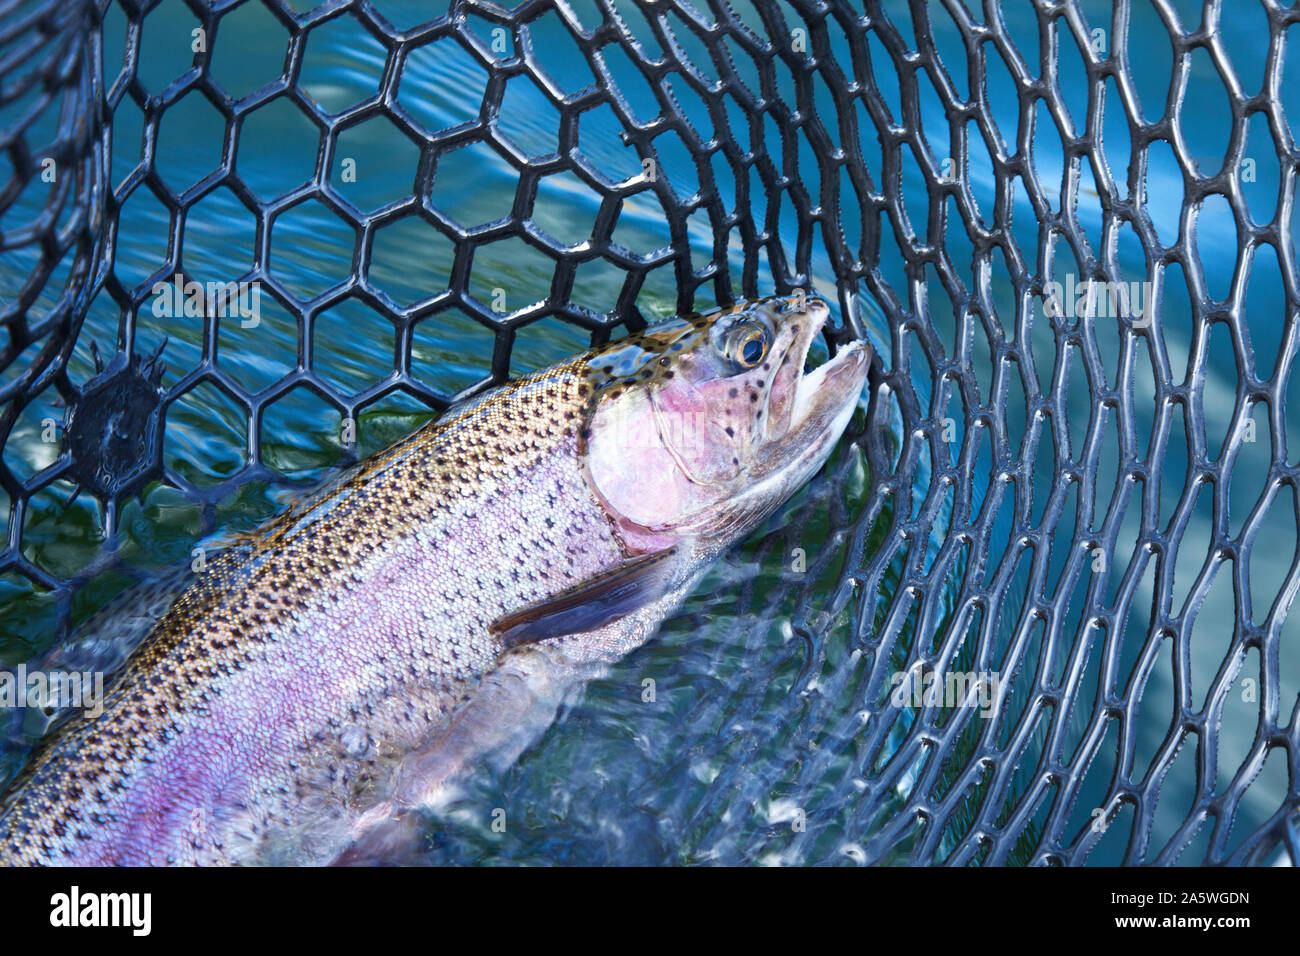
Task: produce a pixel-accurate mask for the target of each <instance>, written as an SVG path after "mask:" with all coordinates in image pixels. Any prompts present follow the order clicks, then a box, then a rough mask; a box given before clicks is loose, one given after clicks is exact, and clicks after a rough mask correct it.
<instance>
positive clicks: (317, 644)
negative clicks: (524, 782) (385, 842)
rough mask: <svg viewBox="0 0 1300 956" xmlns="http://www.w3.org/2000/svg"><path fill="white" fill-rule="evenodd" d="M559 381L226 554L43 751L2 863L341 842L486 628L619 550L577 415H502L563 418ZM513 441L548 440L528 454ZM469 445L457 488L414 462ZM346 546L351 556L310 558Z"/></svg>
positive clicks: (14, 817)
mask: <svg viewBox="0 0 1300 956" xmlns="http://www.w3.org/2000/svg"><path fill="white" fill-rule="evenodd" d="M558 377H561V378H563V376H558ZM570 377H571V376H570ZM560 394H565V395H570V396H572V398H573V399H575V400H577V398H578V395H577V390H576V385H575V384H574V383H573V382H572V381H570V382H569V384H568V385H567V386H565V387H564V388H563V389H561V388H558V387H557V386H556V384H555V382H553V381H550V380H544V381H540V382H536V383H533V384H531V385H530V384H524V385H520V386H517V387H515V388H513V389H512V390H511V391H510V392H508V393H504V394H501V395H497V396H494V397H493V398H492V399H490V400H489V401H488V402H486V403H484V404H482V405H480V406H478V407H477V408H476V409H475V410H474V414H473V416H472V417H469V418H464V417H462V419H461V420H459V421H458V420H456V415H455V414H453V415H452V416H451V419H452V420H451V421H450V422H449V423H448V424H446V425H437V426H434V427H433V428H432V429H431V430H429V429H426V432H427V433H428V436H431V437H426V436H423V435H417V436H414V437H413V438H412V439H409V440H407V441H406V442H404V443H402V445H401V446H399V448H398V449H396V450H395V451H392V452H390V453H388V454H387V455H386V456H384V457H383V460H382V462H381V464H380V465H378V466H377V467H374V468H370V469H367V471H366V473H365V474H364V475H363V476H361V478H360V479H350V480H348V481H345V482H342V483H341V487H342V488H344V489H347V492H348V493H347V496H346V497H342V498H341V500H342V502H343V504H342V505H341V506H339V505H336V506H335V507H333V508H330V507H328V504H329V503H330V502H332V501H334V499H335V497H336V494H337V488H338V487H340V486H336V488H335V489H331V490H327V492H326V493H325V494H324V495H323V496H322V498H323V501H324V502H325V503H324V504H322V503H321V498H318V499H317V500H316V501H313V502H309V503H308V504H307V505H306V506H304V507H303V508H301V509H299V510H298V511H293V512H290V513H288V514H287V515H286V516H284V517H283V518H282V519H280V520H279V521H278V522H277V523H276V525H275V526H273V527H280V528H283V529H286V530H285V531H284V532H283V533H277V532H272V533H271V534H270V538H271V540H272V542H273V543H271V544H267V545H259V547H258V550H257V551H256V552H254V554H253V556H252V557H249V556H248V553H247V549H246V548H242V547H237V548H235V549H234V550H233V552H232V553H233V554H234V561H233V564H234V567H233V568H227V567H225V565H224V564H223V561H222V559H221V558H220V557H218V558H215V559H214V560H213V562H212V570H211V571H209V572H207V573H210V574H214V575H216V576H218V578H219V580H220V584H219V585H218V588H219V590H218V591H217V593H218V594H219V596H220V600H216V601H211V602H199V603H198V604H197V608H195V607H188V608H187V607H186V605H185V600H186V598H185V597H183V598H182V600H181V602H180V603H179V604H178V605H177V608H179V611H178V610H177V609H176V608H174V609H173V616H172V617H168V618H164V620H163V622H162V623H161V624H160V625H159V631H160V633H161V635H162V637H163V638H166V637H167V635H169V634H171V633H176V634H177V638H178V639H177V640H176V642H175V643H174V644H173V646H171V647H170V649H169V650H167V651H165V652H163V651H157V652H155V651H152V650H151V648H152V646H153V645H146V646H145V647H144V648H142V651H147V652H148V653H147V654H146V655H145V656H144V657H143V660H142V659H141V658H140V657H137V659H135V660H133V662H131V663H129V664H128V669H127V674H126V677H125V678H124V686H122V687H120V688H119V689H117V690H116V691H114V692H113V693H112V694H111V695H110V697H109V701H108V704H107V708H106V710H107V712H106V713H105V715H104V716H103V717H101V718H98V719H96V720H90V719H87V718H79V721H80V722H79V723H78V722H76V721H74V722H73V723H72V724H71V725H69V726H68V727H67V728H66V730H65V731H61V732H60V734H61V735H56V738H55V740H56V742H55V743H54V744H53V745H52V746H51V747H49V748H47V749H46V750H45V751H43V752H41V753H40V754H39V755H38V757H37V758H36V765H35V769H34V772H33V773H32V775H31V777H30V779H28V780H26V781H25V783H24V786H23V788H22V789H21V790H20V791H19V792H18V793H17V795H16V797H15V798H14V800H13V801H12V803H13V805H12V807H11V808H10V812H9V813H8V814H7V815H6V816H4V817H3V819H0V835H3V840H0V847H3V848H4V849H3V851H0V860H9V861H17V860H41V861H43V862H59V861H62V860H77V861H80V862H85V863H91V864H104V863H153V864H157V863H170V862H238V861H245V860H251V859H255V858H259V857H261V858H265V854H267V853H271V854H286V853H289V851H287V850H286V849H285V847H284V846H279V845H275V844H276V843H277V841H280V842H283V834H284V833H285V832H286V831H297V832H299V833H300V835H302V836H303V839H310V841H311V843H312V846H311V848H310V849H308V848H307V847H306V846H305V845H303V846H297V847H296V848H295V849H294V850H293V851H292V852H293V853H298V854H301V853H308V852H309V853H311V854H326V855H328V854H329V853H330V852H337V851H338V849H339V848H340V844H341V842H342V841H343V840H344V839H345V836H346V825H347V823H348V822H349V820H350V819H351V817H352V816H355V814H356V813H359V812H361V811H363V810H365V809H367V808H368V807H369V806H371V805H373V803H374V802H375V801H376V800H377V799H380V798H381V797H383V796H384V795H385V793H386V787H387V786H388V784H389V778H390V776H391V772H392V771H393V769H394V766H395V764H396V763H397V762H398V761H399V760H400V758H401V757H402V756H404V755H405V754H407V753H408V752H410V751H412V750H415V749H417V748H418V747H419V746H420V745H421V744H422V743H427V742H428V741H429V740H430V738H431V736H432V735H433V734H434V732H435V731H436V730H437V729H438V728H439V727H441V726H442V725H443V724H445V722H446V718H447V716H448V714H449V713H450V712H451V711H452V709H453V708H454V707H455V706H456V705H457V703H459V702H460V701H462V700H463V699H464V698H465V697H466V696H467V695H468V694H469V693H470V692H471V691H472V690H473V688H474V685H475V684H476V682H477V681H478V680H479V678H480V677H481V676H482V675H483V673H484V672H486V671H487V670H488V669H489V668H490V667H492V666H493V665H494V664H495V663H496V662H497V660H498V658H499V657H500V656H501V654H502V652H503V651H504V650H505V648H504V646H503V644H502V642H501V640H500V639H499V638H498V637H496V636H494V635H492V634H490V633H489V630H488V627H489V625H490V624H491V623H492V622H493V621H494V620H496V619H497V618H499V617H501V616H502V615H503V614H505V613H506V612H507V611H511V610H517V609H518V608H520V607H522V606H525V605H528V604H531V603H533V602H535V601H538V600H540V599H541V598H543V597H546V596H548V595H552V594H555V593H556V592H558V591H561V590H563V589H565V588H567V587H569V586H571V585H573V584H575V583H577V582H579V581H582V580H584V579H588V578H591V577H594V576H596V575H597V574H598V573H599V572H601V571H602V570H605V569H607V568H609V567H611V566H612V565H614V564H616V563H617V562H618V561H619V560H621V559H622V557H623V556H624V551H623V548H622V546H621V544H620V543H619V542H618V541H617V540H616V538H615V536H614V533H613V531H612V529H611V525H610V523H609V519H608V518H607V516H606V514H605V512H604V510H603V509H602V507H601V506H600V505H599V504H598V503H597V501H596V500H595V498H594V497H593V496H592V494H591V492H590V490H589V488H588V486H587V483H586V480H585V479H584V477H583V476H582V474H581V471H580V458H579V455H578V450H577V435H576V430H575V429H573V428H572V427H570V428H568V429H565V430H561V428H558V427H555V428H551V427H549V426H544V427H543V428H542V429H540V430H539V429H538V428H537V427H536V425H537V422H538V421H539V420H540V419H538V418H531V419H527V420H526V421H527V427H526V428H524V427H519V428H511V427H510V426H509V425H507V424H503V423H506V422H509V421H515V422H520V421H525V420H524V419H520V418H519V417H517V415H516V414H514V413H512V412H511V411H510V407H511V406H520V405H524V404H527V405H530V406H531V405H532V404H533V403H534V402H535V401H536V400H538V399H539V398H540V397H546V396H550V398H549V399H548V400H549V401H550V402H551V403H552V404H551V405H550V406H548V407H552V408H553V409H554V411H555V418H556V419H557V420H558V419H561V418H562V417H563V415H564V411H563V410H562V406H561V404H560V401H559V399H558V398H557V397H556V396H558V395H560ZM501 406H506V410H505V411H501V410H499V409H500V407H501ZM576 407H579V406H578V405H576V404H573V405H567V406H563V408H576ZM525 433H526V434H529V435H532V436H533V438H534V439H536V440H535V441H532V442H531V443H530V442H529V441H526V440H524V439H523V438H522V437H521V436H522V435H523V434H525ZM505 445H512V446H513V447H515V448H519V449H522V448H525V447H532V448H534V449H535V450H534V451H533V452H532V453H531V454H529V455H528V456H527V457H526V458H524V459H523V460H522V462H520V461H516V460H514V459H512V457H511V455H510V454H509V453H507V452H505V451H504V450H502V449H503V447H504V446H505ZM469 448H473V449H479V450H480V451H479V454H481V456H482V457H481V458H480V461H483V462H490V463H491V464H490V467H486V468H480V469H479V470H477V471H475V470H472V469H466V470H464V471H463V473H462V474H461V476H460V477H459V478H458V479H457V481H456V482H454V483H453V484H452V485H451V486H450V487H448V486H445V485H439V484H435V483H430V482H427V480H424V479H422V477H421V476H422V468H423V467H424V466H425V465H426V464H427V463H428V461H429V460H430V459H431V457H432V458H434V459H435V460H436V459H437V457H438V456H455V455H460V454H471V452H469V451H467V449H469ZM412 466H414V467H412ZM505 477H508V478H509V479H510V480H502V479H503V478H505ZM421 481H424V487H425V489H426V490H425V492H424V493H423V498H422V501H424V502H425V503H426V505H427V507H426V508H425V509H424V510H423V511H422V518H421V520H419V521H415V522H411V523H409V524H407V523H397V524H388V523H385V524H384V527H383V529H382V530H381V531H379V532H377V533H376V532H375V530H374V529H375V525H376V524H378V523H379V522H380V521H381V520H382V519H383V518H384V516H385V512H384V511H383V510H382V507H381V506H380V505H379V504H378V503H379V502H389V501H391V500H392V499H393V497H394V496H395V495H400V494H401V492H402V489H403V488H407V487H410V486H411V484H412V483H420V482H421ZM465 485H472V487H465ZM429 502H432V504H428V503H429ZM358 533H364V534H366V535H368V537H367V538H366V540H365V541H364V543H363V544H364V546H358V544H357V543H356V542H355V541H354V540H353V539H354V537H355V536H356V535H357V534H358ZM340 541H342V542H349V541H351V542H352V543H350V544H345V545H344V547H345V548H346V549H347V553H349V554H352V555H354V556H356V562H355V563H351V564H348V563H343V562H335V563H332V562H331V560H330V559H329V558H328V557H324V556H320V557H315V558H314V559H313V560H311V561H306V562H303V561H299V560H297V559H301V558H302V557H303V556H304V555H306V554H311V555H325V553H326V547H327V545H337V543H338V542H340ZM484 567H491V568H493V569H495V570H494V571H492V572H490V573H489V572H485V571H483V570H482V569H483V568H484ZM331 568H333V572H332V573H331V571H330V569H331ZM305 575H317V576H318V577H317V578H316V579H315V580H312V581H311V588H310V591H309V592H307V593H309V599H308V600H305V601H301V602H298V603H295V604H290V603H288V602H287V601H286V599H285V598H286V595H292V594H296V593H297V590H298V589H299V588H300V587H301V586H302V583H303V577H304V576H305ZM202 583H203V582H202V580H200V582H199V584H200V585H202ZM191 593H193V592H192V591H191V592H187V595H188V594H191ZM191 603H192V604H193V603H194V602H191ZM277 609H278V610H277ZM626 627H627V628H631V629H635V630H636V631H637V632H638V633H644V632H645V631H646V630H647V628H646V627H645V626H644V622H637V623H636V624H635V625H633V624H629V625H627V626H626ZM182 632H183V633H182ZM608 639H609V635H608V634H601V635H597V636H596V638H595V640H596V643H597V644H600V643H601V642H604V641H607V640H608ZM152 640H153V641H154V643H157V642H158V640H159V639H158V638H153V639H152ZM595 657H602V653H601V649H600V648H599V647H597V648H596V652H595ZM177 675H180V676H181V678H182V679H180V680H178V679H177ZM507 729H508V728H507ZM522 729H524V730H526V729H527V728H522ZM500 742H501V741H499V740H494V739H485V740H483V741H473V742H466V746H468V745H469V744H470V743H473V744H474V745H475V746H483V745H492V744H495V743H500ZM322 744H324V745H325V746H323V747H322ZM78 779H81V780H87V781H92V780H98V779H103V780H106V781H107V782H108V785H107V786H95V785H93V784H91V785H87V786H85V787H81V786H78V785H77V784H76V783H70V781H76V780H78ZM286 780H288V781H290V782H289V784H288V785H287V786H286V783H285V781H286ZM349 814H351V816H349ZM327 818H328V819H333V820H335V821H336V824H337V825H336V826H333V827H329V826H325V825H324V824H323V821H324V820H325V819H327ZM92 819H93V820H95V821H97V822H96V825H94V826H85V827H83V826H80V825H78V823H77V821H88V820H92ZM308 824H310V826H309V827H308V826H307V825H308ZM304 829H306V830H309V831H310V832H309V833H304V832H303V831H304ZM164 835H169V836H164ZM331 840H334V841H336V842H334V843H331ZM268 841H269V842H270V843H271V844H272V846H271V847H270V849H267V847H266V846H264V844H266V843H268ZM290 855H292V854H291V853H290ZM272 858H274V857H272ZM308 861H309V862H310V861H315V862H323V860H322V859H320V858H318V857H315V856H312V857H309V858H308Z"/></svg>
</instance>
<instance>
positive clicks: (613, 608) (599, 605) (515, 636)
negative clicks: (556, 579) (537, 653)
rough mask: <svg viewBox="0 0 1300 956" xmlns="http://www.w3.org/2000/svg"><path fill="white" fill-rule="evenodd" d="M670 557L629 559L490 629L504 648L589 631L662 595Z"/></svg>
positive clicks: (665, 554)
mask: <svg viewBox="0 0 1300 956" xmlns="http://www.w3.org/2000/svg"><path fill="white" fill-rule="evenodd" d="M674 554H676V551H674V550H672V549H669V550H667V551H658V552H656V553H654V554H645V555H640V556H638V557H635V558H629V559H628V560H626V561H623V562H622V563H620V564H618V565H616V566H615V567H613V568H611V569H610V570H608V571H606V572H604V573H603V574H598V575H596V576H595V577H593V578H588V579H587V580H585V581H583V582H581V583H580V584H575V585H574V586H573V587H570V588H567V589H565V590H563V591H561V592H560V593H559V594H556V595H553V596H552V597H550V598H547V599H546V600H545V601H539V602H537V603H536V604H529V605H526V606H524V607H522V608H520V609H519V610H517V611H511V612H510V613H509V614H505V615H502V616H501V617H499V618H497V619H496V620H495V621H493V622H492V626H491V628H490V630H491V631H492V632H493V633H495V634H500V635H501V637H502V639H503V640H504V641H505V642H506V646H507V647H517V646H518V645H520V644H532V643H534V642H536V641H544V640H546V639H547V638H551V637H564V636H565V635H568V634H581V633H583V632H585V631H594V630H596V628H598V627H603V626H604V625H606V624H608V623H610V622H611V621H616V620H618V619H619V618H621V617H625V616H626V615H628V614H630V613H632V612H633V611H635V610H637V609H638V608H642V607H645V606H646V605H647V604H650V603H651V602H653V601H656V600H658V599H659V598H660V597H662V596H663V595H664V593H665V592H666V591H667V585H668V572H669V571H670V569H671V568H672V562H671V561H670V560H669V559H670V558H671V557H672V556H673V555H674Z"/></svg>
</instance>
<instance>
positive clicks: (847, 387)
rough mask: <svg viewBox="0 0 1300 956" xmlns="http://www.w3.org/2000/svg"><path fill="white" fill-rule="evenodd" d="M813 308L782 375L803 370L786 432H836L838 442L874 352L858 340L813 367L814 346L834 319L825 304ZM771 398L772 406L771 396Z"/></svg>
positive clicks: (792, 345)
mask: <svg viewBox="0 0 1300 956" xmlns="http://www.w3.org/2000/svg"><path fill="white" fill-rule="evenodd" d="M813 306H814V307H813V308H810V309H809V310H808V312H807V313H806V315H807V318H808V320H809V322H808V325H807V326H806V327H805V328H801V329H800V330H799V333H798V334H797V335H796V336H795V338H794V340H793V341H792V342H791V343H790V347H789V348H788V349H787V350H786V354H785V357H784V359H783V360H782V363H781V364H782V367H781V369H780V371H779V372H778V376H780V375H781V374H789V373H790V372H791V371H792V370H794V369H798V370H799V371H798V374H797V377H795V378H794V393H793V398H792V400H791V402H790V407H789V417H788V419H786V422H785V423H784V424H785V428H784V429H782V431H783V432H784V433H785V434H787V435H790V434H793V433H795V432H805V431H807V430H808V429H809V428H810V427H811V428H818V427H820V428H825V429H826V430H828V431H831V432H833V433H834V435H835V437H836V438H838V437H839V433H840V431H842V430H843V428H844V426H845V425H846V424H847V422H848V417H849V416H850V415H851V414H852V412H853V409H854V408H855V407H856V406H857V399H858V396H859V395H860V394H861V391H862V386H863V383H864V382H865V381H866V377H867V371H868V369H869V368H870V366H871V359H872V356H873V352H872V349H871V346H869V345H867V344H866V343H865V342H863V341H861V340H857V339H855V340H854V341H852V342H850V343H849V344H847V345H843V346H841V347H840V348H839V349H838V350H837V351H836V353H835V355H834V356H832V357H831V358H829V359H827V360H826V361H825V362H822V363H821V364H820V365H815V366H811V367H810V363H809V353H810V352H811V350H812V345H813V342H814V341H816V339H817V336H818V335H819V334H820V333H821V331H822V329H823V328H824V327H825V325H826V321H827V319H828V318H829V317H830V309H829V308H828V307H827V306H826V304H825V303H823V302H821V301H820V300H815V301H814V302H813ZM768 398H769V403H770V401H771V393H770V392H769V396H768ZM841 419H842V420H841ZM774 424H775V419H774V418H773V416H771V415H770V414H769V416H768V427H769V428H771V427H772V426H773V425H774ZM778 427H779V426H778ZM769 437H777V436H771V435H770V436H769Z"/></svg>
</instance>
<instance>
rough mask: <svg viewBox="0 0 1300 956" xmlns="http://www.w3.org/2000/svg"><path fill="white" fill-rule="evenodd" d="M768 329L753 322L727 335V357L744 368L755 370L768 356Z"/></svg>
mask: <svg viewBox="0 0 1300 956" xmlns="http://www.w3.org/2000/svg"><path fill="white" fill-rule="evenodd" d="M767 347H768V334H767V329H765V328H763V326H761V325H758V324H756V323H753V322H746V323H744V324H742V325H738V326H736V327H735V328H734V329H732V330H731V332H730V333H728V335H727V348H726V352H727V356H728V357H729V358H730V359H731V360H732V361H733V362H735V363H736V364H737V365H739V366H741V367H742V368H753V367H754V366H756V365H757V364H758V363H759V362H761V361H763V359H764V358H765V357H766V356H767Z"/></svg>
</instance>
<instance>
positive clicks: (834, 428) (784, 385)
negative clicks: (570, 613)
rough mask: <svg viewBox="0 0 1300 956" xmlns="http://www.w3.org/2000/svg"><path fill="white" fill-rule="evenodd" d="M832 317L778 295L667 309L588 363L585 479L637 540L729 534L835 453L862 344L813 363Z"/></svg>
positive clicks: (654, 544)
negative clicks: (692, 310)
mask: <svg viewBox="0 0 1300 956" xmlns="http://www.w3.org/2000/svg"><path fill="white" fill-rule="evenodd" d="M829 314H830V310H829V307H828V306H827V304H826V303H825V302H823V301H822V300H821V299H818V298H815V297H805V296H803V295H797V296H788V297H785V296H782V297H774V298H769V299H764V300H761V301H757V302H751V303H745V304H741V305H738V306H732V307H730V308H724V309H719V310H717V311H715V312H711V313H707V314H704V315H697V316H691V317H688V318H678V319H673V320H670V321H669V322H666V323H663V324H661V325H656V326H651V327H650V328H648V329H646V330H645V332H643V333H641V334H640V335H636V336H632V337H629V338H628V339H625V340H623V341H621V342H616V343H612V344H611V345H610V346H607V347H606V348H605V349H602V350H599V351H597V352H595V353H592V355H591V356H590V357H589V358H588V360H587V369H588V374H589V376H590V378H591V384H592V386H593V388H592V395H593V398H592V407H591V409H590V411H589V414H588V416H587V422H588V424H587V426H586V429H585V430H584V431H583V433H582V438H583V446H582V448H581V451H582V452H583V453H584V455H585V459H586V468H587V474H588V477H589V481H590V483H591V485H592V487H593V489H594V491H595V493H596V495H597V497H598V498H599V499H600V500H601V502H602V504H603V505H604V506H605V508H606V509H607V510H608V511H609V512H610V515H611V517H612V518H613V519H614V520H615V521H616V522H617V524H618V525H619V526H620V528H621V529H622V532H623V534H624V538H625V540H627V541H628V542H629V543H630V545H631V546H632V547H634V548H638V549H645V550H653V549H656V548H661V547H664V546H666V545H672V544H676V543H677V542H678V540H680V539H683V538H697V539H698V538H701V537H705V538H708V539H710V540H712V541H714V542H716V543H718V544H720V545H725V544H726V543H729V542H730V541H732V540H735V539H736V538H738V537H739V536H740V535H742V534H743V533H745V532H746V531H748V530H749V529H750V528H752V527H753V525H754V524H756V523H757V521H758V520H760V519H761V518H763V517H765V516H766V515H768V514H770V513H771V512H772V511H774V510H775V509H776V508H777V507H778V506H779V505H780V504H781V503H782V502H784V501H785V500H786V499H787V498H789V497H790V495H792V494H793V493H794V492H795V491H796V490H798V489H799V488H800V487H801V486H802V485H803V484H804V483H806V482H807V481H808V479H809V478H811V477H812V476H813V475H814V474H815V473H816V472H817V470H818V469H819V468H820V467H821V466H822V464H823V463H824V462H825V461H826V459H827V457H829V455H830V452H831V449H832V448H833V447H834V445H835V443H836V442H837V441H838V440H839V437H840V435H841V434H842V432H843V431H844V428H845V426H846V425H847V424H848V421H849V419H850V418H851V416H852V414H853V410H854V408H856V407H857V404H858V399H859V397H860V395H861V392H862V387H863V383H864V382H865V381H866V377H867V372H868V369H869V366H870V362H871V357H872V352H871V349H870V347H869V346H867V345H866V344H865V343H863V342H858V341H855V342H853V343H851V344H849V345H847V346H844V347H841V348H840V349H839V350H838V351H837V352H836V354H835V355H834V357H832V358H831V359H829V360H828V361H826V362H824V363H822V364H821V365H818V366H817V367H815V368H812V369H811V370H805V362H806V361H807V359H808V355H809V349H810V348H811V346H812V344H813V341H814V340H815V339H816V337H817V335H818V333H820V331H821V330H822V327H823V326H824V325H825V323H826V320H827V317H828V316H829Z"/></svg>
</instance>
